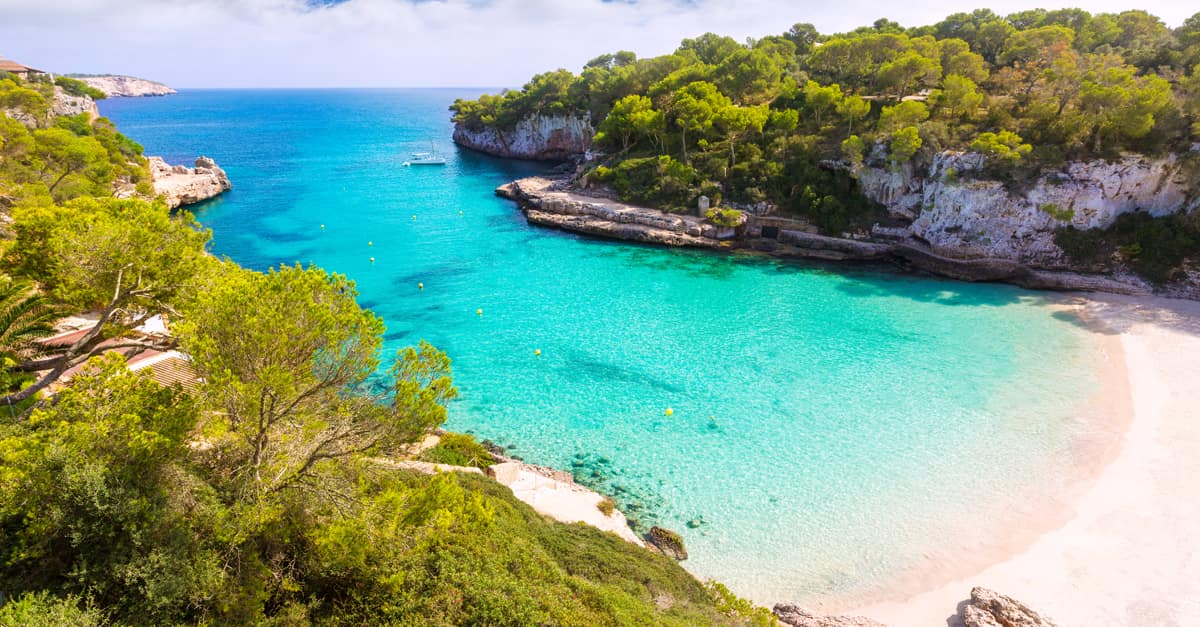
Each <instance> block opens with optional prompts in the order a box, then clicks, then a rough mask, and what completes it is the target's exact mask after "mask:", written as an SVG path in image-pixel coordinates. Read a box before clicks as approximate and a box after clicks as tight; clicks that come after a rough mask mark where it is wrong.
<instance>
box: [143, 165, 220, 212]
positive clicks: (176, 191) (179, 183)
mask: <svg viewBox="0 0 1200 627" xmlns="http://www.w3.org/2000/svg"><path fill="white" fill-rule="evenodd" d="M147 160H148V161H149V162H150V177H151V179H152V180H153V181H154V192H155V193H156V194H160V195H162V196H163V197H165V198H166V201H167V206H168V207H170V208H172V209H176V208H179V207H183V206H186V205H194V204H196V203H198V202H203V201H205V200H208V199H210V198H214V197H216V196H219V195H221V194H223V193H224V192H226V191H228V190H229V189H231V188H232V187H233V185H232V184H230V182H229V177H228V176H227V175H226V174H225V170H222V169H221V168H220V167H219V166H217V164H216V162H214V161H213V160H212V159H209V158H208V157H197V158H196V167H194V168H189V167H187V166H183V165H176V166H172V165H169V164H168V163H167V162H166V161H164V160H163V158H162V157H148V158H147Z"/></svg>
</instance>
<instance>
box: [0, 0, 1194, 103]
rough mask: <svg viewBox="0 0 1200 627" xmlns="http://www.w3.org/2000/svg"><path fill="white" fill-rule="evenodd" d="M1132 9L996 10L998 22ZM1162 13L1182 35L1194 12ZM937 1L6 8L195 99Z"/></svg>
mask: <svg viewBox="0 0 1200 627" xmlns="http://www.w3.org/2000/svg"><path fill="white" fill-rule="evenodd" d="M1080 4H1083V5H1084V7H1083V8H1085V9H1087V10H1089V11H1092V12H1116V11H1121V10H1123V9H1126V8H1129V7H1130V4H1129V3H1128V0H1091V1H1090V2H1087V1H1085V2H1071V1H1067V2H1049V1H1039V0H998V1H996V2H993V3H991V4H990V5H988V6H990V7H991V8H992V9H993V10H995V11H996V12H997V13H1000V14H1005V13H1009V12H1012V11H1016V10H1021V9H1026V8H1033V7H1036V6H1046V7H1050V8H1054V7H1059V6H1076V5H1080ZM1165 4H1168V5H1170V6H1162V7H1156V8H1155V10H1156V11H1157V12H1158V14H1159V16H1160V17H1162V18H1163V19H1164V20H1166V21H1167V23H1168V24H1170V25H1177V24H1179V23H1181V22H1182V21H1183V20H1184V19H1185V18H1186V17H1187V16H1188V15H1190V14H1191V13H1192V12H1194V9H1188V8H1186V7H1184V6H1183V5H1184V4H1186V3H1176V2H1172V3H1165ZM972 8H974V7H964V6H962V5H961V4H960V3H958V2H953V1H949V0H934V1H927V2H921V3H906V4H887V5H883V6H880V5H879V4H878V3H876V2H870V1H867V0H843V1H841V2H789V1H787V0H638V1H636V2H628V1H624V0H615V1H612V2H604V1H602V0H427V1H423V2H413V1H412V0H347V1H346V2H343V3H341V4H336V5H334V6H330V7H322V8H312V7H309V6H308V5H307V4H306V2H305V1H304V0H212V1H201V0H52V1H50V2H47V0H0V16H3V20H2V21H0V54H4V55H5V56H8V57H10V58H16V59H18V60H20V61H22V62H25V63H27V64H29V65H33V66H35V67H42V68H45V69H48V70H53V71H76V72H119V73H127V74H136V75H140V76H145V77H147V78H153V79H157V80H162V81H165V82H167V83H170V84H174V85H177V86H184V87H203V86H230V87H245V86H253V87H272V86H409V85H414V86H415V85H436V86H450V85H474V86H481V85H519V84H521V83H523V82H524V81H525V79H527V78H528V77H529V76H530V75H532V74H533V73H535V72H539V71H544V70H548V69H554V68H556V67H566V68H569V69H578V68H579V67H580V66H581V65H582V64H583V63H584V62H585V61H587V60H588V59H590V58H592V57H594V56H596V55H598V54H601V53H604V52H612V51H616V50H622V49H625V50H633V51H635V52H637V53H638V54H639V55H640V56H652V55H655V54H661V53H664V52H668V51H670V50H672V49H674V48H675V46H677V45H678V43H679V41H680V40H681V39H682V38H684V37H692V36H695V35H698V34H701V33H704V32H706V31H713V32H717V33H720V34H724V35H730V36H733V37H736V38H738V39H743V38H745V37H747V36H760V35H767V34H771V33H779V32H782V31H784V30H786V29H787V28H788V27H789V26H790V25H791V24H793V23H795V22H812V23H814V24H816V26H817V27H818V28H819V29H820V30H821V31H822V32H837V31H841V30H848V29H851V28H854V27H856V26H860V25H864V24H869V23H871V22H873V21H874V20H875V19H876V18H879V17H888V18H890V19H894V20H896V21H898V22H900V23H902V24H905V25H920V24H930V23H933V22H936V21H938V20H939V19H941V18H942V17H944V16H945V15H948V14H950V13H954V12H957V11H969V10H971V9H972Z"/></svg>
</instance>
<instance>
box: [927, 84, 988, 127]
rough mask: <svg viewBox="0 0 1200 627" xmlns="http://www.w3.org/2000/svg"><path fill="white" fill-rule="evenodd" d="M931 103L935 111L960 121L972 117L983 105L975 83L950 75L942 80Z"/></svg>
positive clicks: (981, 95) (981, 96)
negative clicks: (940, 87) (940, 86)
mask: <svg viewBox="0 0 1200 627" xmlns="http://www.w3.org/2000/svg"><path fill="white" fill-rule="evenodd" d="M933 102H934V108H935V109H936V110H937V111H939V112H943V113H945V115H946V116H947V117H949V118H952V119H958V120H961V119H964V118H970V117H972V116H974V114H975V112H976V111H978V110H979V106H980V105H981V104H983V94H981V93H979V86H978V85H976V84H975V81H973V80H971V79H969V78H967V77H965V76H958V75H956V74H951V75H949V76H947V77H946V78H945V79H943V80H942V89H941V90H940V91H938V92H935V94H934V98H933Z"/></svg>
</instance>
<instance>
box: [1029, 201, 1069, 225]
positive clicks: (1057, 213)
mask: <svg viewBox="0 0 1200 627" xmlns="http://www.w3.org/2000/svg"><path fill="white" fill-rule="evenodd" d="M1038 210H1039V211H1041V212H1042V213H1044V214H1046V215H1048V216H1050V217H1051V218H1054V219H1055V220H1059V221H1061V222H1070V221H1071V218H1074V217H1075V210H1074V209H1063V208H1060V207H1059V206H1058V205H1056V204H1054V203H1052V202H1048V203H1045V204H1042V205H1038Z"/></svg>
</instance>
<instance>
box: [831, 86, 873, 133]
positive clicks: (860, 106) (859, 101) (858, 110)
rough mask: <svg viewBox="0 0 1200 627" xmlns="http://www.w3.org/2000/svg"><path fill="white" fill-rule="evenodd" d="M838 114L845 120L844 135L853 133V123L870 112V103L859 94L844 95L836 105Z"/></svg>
mask: <svg viewBox="0 0 1200 627" xmlns="http://www.w3.org/2000/svg"><path fill="white" fill-rule="evenodd" d="M837 112H838V115H840V116H842V118H843V119H845V120H846V136H847V137H849V136H851V135H853V134H854V123H855V122H857V121H859V120H862V119H864V118H866V117H867V116H868V115H870V113H871V103H870V102H868V101H867V100H865V99H863V98H862V97H861V96H846V97H845V98H843V99H842V101H841V102H839V103H838V105H837Z"/></svg>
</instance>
